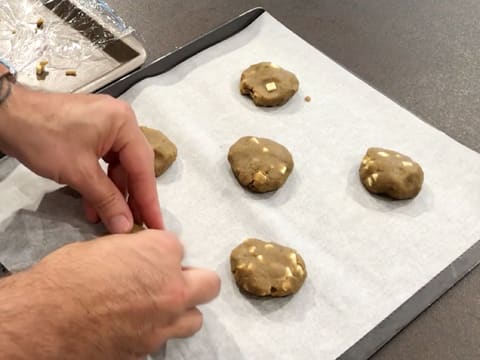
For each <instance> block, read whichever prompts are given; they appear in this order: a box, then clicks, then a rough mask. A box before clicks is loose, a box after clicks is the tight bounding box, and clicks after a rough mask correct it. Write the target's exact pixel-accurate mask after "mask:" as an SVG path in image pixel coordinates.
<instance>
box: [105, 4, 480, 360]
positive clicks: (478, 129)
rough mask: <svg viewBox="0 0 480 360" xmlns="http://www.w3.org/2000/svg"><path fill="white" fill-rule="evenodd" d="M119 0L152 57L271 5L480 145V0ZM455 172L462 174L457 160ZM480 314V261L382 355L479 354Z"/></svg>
mask: <svg viewBox="0 0 480 360" xmlns="http://www.w3.org/2000/svg"><path fill="white" fill-rule="evenodd" d="M109 3H110V5H111V6H112V7H114V8H115V9H117V12H118V13H119V14H120V15H121V16H122V17H124V18H125V20H127V22H128V23H130V24H131V25H132V26H133V27H134V28H135V29H136V30H137V32H138V34H139V36H140V38H141V39H142V40H143V42H144V43H145V46H146V48H147V51H148V53H149V58H148V61H152V60H154V59H155V58H157V57H159V56H161V55H164V54H166V53H167V52H169V51H171V50H173V49H174V48H175V46H180V45H182V44H184V43H186V42H188V41H190V40H192V39H194V38H195V37H197V36H199V35H201V34H203V33H205V32H206V31H208V30H210V29H211V28H213V27H215V26H217V25H219V24H221V23H223V22H224V21H226V20H229V19H230V18H232V17H234V16H236V15H238V14H239V13H241V12H243V11H245V10H248V9H249V8H252V7H255V6H263V7H264V8H266V9H267V10H268V11H269V12H270V13H271V14H272V15H274V16H275V17H276V18H277V19H279V20H280V21H281V22H282V23H283V24H285V25H286V26H288V27H289V28H290V29H292V30H293V31H294V32H296V33H297V34H299V35H300V36H301V37H303V38H304V39H305V40H307V41H308V42H310V43H311V44H313V45H314V46H315V47H317V48H318V49H319V50H321V51H322V52H324V53H325V54H327V55H328V56H330V57H331V58H332V59H334V60H335V61H337V62H338V63H340V64H341V65H343V66H344V67H346V68H347V69H348V70H350V71H351V72H353V73H355V74H356V75H357V76H358V77H360V78H361V79H363V80H365V81H366V82H368V83H369V84H370V85H372V86H373V87H375V88H376V89H378V90H379V91H381V92H382V93H384V94H386V95H387V96H388V97H390V98H391V99H393V100H395V101H396V102H398V103H400V104H401V105H402V106H404V107H405V108H407V109H409V110H410V111H412V112H413V113H415V114H417V115H418V116H419V117H421V118H422V119H424V120H425V121H427V122H429V123H431V124H432V125H434V126H435V127H437V128H439V129H441V130H443V131H445V132H446V133H447V134H449V135H450V136H452V137H453V138H455V139H456V140H458V141H460V142H461V143H463V144H465V145H467V146H468V147H470V148H472V149H474V150H476V151H479V152H480V122H479V121H478V120H477V116H478V114H480V21H478V16H479V14H480V2H479V1H478V0H450V1H441V0H421V1H419V0H401V1H398V0H381V1H379V0H362V1H360V0H357V1H355V0H317V1H306V0H300V1H292V0H264V1H253V0H244V1H240V0H238V1H225V0H200V1H198V0H182V1H174V0H109ZM312 66H314V64H312ZM452 174H454V175H455V176H461V174H455V172H454V169H452ZM446 175H449V174H446ZM454 180H455V179H454V177H452V181H454ZM479 186H480V184H479ZM479 219H480V214H479ZM479 221H480V220H479ZM479 314H480V268H477V269H476V270H474V271H473V272H472V273H470V274H469V275H468V276H467V277H466V278H465V279H464V280H462V281H461V282H460V283H458V284H457V285H456V286H455V287H454V288H453V289H452V290H450V291H449V292H448V293H447V294H445V295H444V296H443V297H442V298H441V299H440V300H439V301H437V302H436V303H434V304H433V305H432V306H431V307H430V308H429V309H428V310H427V311H425V312H424V313H423V314H422V315H421V316H419V317H418V318H417V319H416V320H415V321H414V322H412V323H411V324H410V325H409V326H408V327H407V328H406V329H405V330H404V331H402V332H401V333H400V334H399V335H397V336H396V337H395V338H394V339H393V340H392V341H391V342H390V343H388V344H387V345H386V346H385V347H384V348H383V349H382V350H380V351H379V352H378V353H377V354H376V355H375V356H373V358H372V359H375V360H383V359H385V360H386V359H388V360H401V359H408V360H415V359H422V360H430V359H432V360H433V359H435V360H450V359H451V360H470V359H471V360H474V359H475V360H478V359H480V346H479V341H480V340H479V339H480V315H479Z"/></svg>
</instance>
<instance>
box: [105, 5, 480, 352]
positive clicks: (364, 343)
mask: <svg viewBox="0 0 480 360" xmlns="http://www.w3.org/2000/svg"><path fill="white" fill-rule="evenodd" d="M264 11H265V10H264V9H262V8H254V9H252V10H249V11H247V12H245V13H243V14H241V15H240V16H238V17H237V18H235V19H233V20H231V21H229V22H227V23H225V24H224V25H222V26H220V27H218V28H216V29H214V30H212V31H210V32H208V33H206V34H205V35H203V36H200V37H199V38H197V39H196V40H194V41H192V42H190V43H188V44H186V45H184V46H182V47H180V48H178V49H177V50H175V51H173V52H171V53H169V54H167V55H165V56H163V57H161V58H159V59H157V60H156V61H154V62H153V63H152V64H150V65H148V66H146V67H144V68H143V69H141V70H138V71H136V72H133V73H131V74H130V75H127V76H125V77H124V78H122V79H120V80H118V81H116V82H114V83H112V84H110V85H108V86H106V87H105V88H103V89H101V90H99V93H104V94H110V95H112V96H119V95H121V94H122V93H123V92H125V91H126V90H128V89H129V88H130V87H131V86H133V85H135V84H136V83H137V82H139V81H141V80H143V79H145V78H148V77H153V76H157V75H160V74H162V73H164V72H166V71H168V70H170V69H171V68H173V67H175V66H176V65H178V64H180V63H181V62H183V61H185V60H187V59H188V58H190V57H192V56H194V55H195V54H197V53H198V52H200V51H202V50H205V49H207V48H208V47H210V46H212V45H214V44H217V43H219V42H221V41H223V40H225V39H227V38H229V37H230V36H232V35H234V34H236V33H237V32H239V31H241V30H243V29H244V28H246V27H247V26H248V25H249V24H251V23H252V22H253V21H254V20H256V19H257V18H258V17H259V16H260V15H261V14H263V12H264ZM479 264H480V241H479V242H477V243H476V244H475V245H474V246H472V247H471V248H470V249H469V250H467V251H466V252H465V253H463V254H462V255H461V256H460V257H459V258H458V259H456V260H455V261H454V262H453V263H452V264H451V265H449V266H448V267H446V268H445V269H444V270H443V271H442V272H440V273H439V274H438V275H437V276H436V277H434V278H433V279H432V280H431V281H430V282H429V283H428V284H427V285H425V286H424V287H423V288H422V289H420V290H419V291H418V292H417V293H415V294H414V295H413V296H412V297H411V298H409V299H408V300H407V301H406V302H405V303H403V304H402V305H401V306H400V307H399V308H397V309H396V310H395V311H394V312H393V313H392V314H391V315H390V316H388V317H387V318H386V319H385V320H383V321H382V322H381V323H380V324H378V325H377V326H376V327H375V328H374V329H373V330H371V331H370V332H369V333H367V334H366V335H365V336H364V337H363V338H361V339H360V340H359V341H358V342H357V343H355V344H354V345H353V346H352V347H350V348H349V349H348V350H347V351H345V352H344V353H343V354H342V355H341V356H339V357H338V359H337V360H361V359H368V358H369V357H371V356H372V355H373V354H375V353H376V352H377V351H378V350H379V349H380V348H381V347H382V346H383V345H385V344H386V343H387V342H388V341H389V340H391V339H392V338H393V337H394V336H395V335H396V334H398V333H399V332H400V331H401V330H402V329H403V328H405V327H406V326H407V325H408V324H409V323H410V322H412V321H413V320H414V319H415V318H416V317H417V316H419V315H420V314H421V313H422V312H423V311H425V310H426V309H427V308H428V307H429V306H430V305H432V304H433V303H434V302H435V301H436V300H437V299H438V298H440V296H442V295H443V294H444V293H445V292H447V291H448V290H449V289H450V288H451V287H453V286H454V285H455V284H456V283H457V282H458V281H459V280H461V279H462V278H463V277H464V276H465V275H467V274H468V273H469V272H470V271H471V270H473V269H474V268H475V267H476V266H478V265H479Z"/></svg>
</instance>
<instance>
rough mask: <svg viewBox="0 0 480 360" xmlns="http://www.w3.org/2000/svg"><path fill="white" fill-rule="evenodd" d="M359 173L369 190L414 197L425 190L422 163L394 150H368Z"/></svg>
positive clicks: (391, 195) (391, 196)
mask: <svg viewBox="0 0 480 360" xmlns="http://www.w3.org/2000/svg"><path fill="white" fill-rule="evenodd" d="M359 173H360V180H361V181H362V184H363V185H364V186H365V188H366V189H367V190H368V191H370V192H371V193H374V194H378V195H385V196H388V197H390V198H392V199H396V200H405V199H411V198H414V197H415V196H417V194H418V193H419V192H420V190H421V189H422V184H423V170H422V168H421V167H420V165H418V164H417V163H416V162H415V161H413V160H412V159H410V158H409V157H408V156H405V155H402V154H400V153H398V152H396V151H393V150H387V149H381V148H370V149H368V151H367V154H366V155H365V156H364V158H363V160H362V163H361V165H360V170H359Z"/></svg>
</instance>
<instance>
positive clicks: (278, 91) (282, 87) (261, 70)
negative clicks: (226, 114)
mask: <svg viewBox="0 0 480 360" xmlns="http://www.w3.org/2000/svg"><path fill="white" fill-rule="evenodd" d="M297 91H298V79H297V77H296V76H295V75H294V74H293V73H291V72H290V71H287V70H285V69H282V68H281V67H280V66H278V65H275V64H273V63H271V62H261V63H258V64H255V65H252V66H250V67H249V68H248V69H247V70H245V71H244V72H243V73H242V76H241V78H240V92H241V93H242V94H243V95H249V96H250V97H251V98H252V100H253V102H254V103H255V105H257V106H279V105H283V104H285V103H286V102H287V101H288V100H289V99H290V98H291V97H292V96H293V95H295V93H296V92H297Z"/></svg>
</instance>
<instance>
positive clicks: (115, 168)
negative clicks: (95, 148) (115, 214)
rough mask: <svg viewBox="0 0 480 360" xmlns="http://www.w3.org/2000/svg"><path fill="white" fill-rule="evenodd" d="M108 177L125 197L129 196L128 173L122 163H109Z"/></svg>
mask: <svg viewBox="0 0 480 360" xmlns="http://www.w3.org/2000/svg"><path fill="white" fill-rule="evenodd" d="M108 177H109V178H110V179H111V180H112V181H113V183H114V184H115V186H116V187H117V189H118V190H119V191H120V193H121V194H122V195H123V197H124V198H125V197H126V196H127V174H126V173H125V171H124V170H123V168H122V166H121V165H120V163H110V164H109V165H108Z"/></svg>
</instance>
